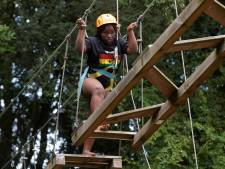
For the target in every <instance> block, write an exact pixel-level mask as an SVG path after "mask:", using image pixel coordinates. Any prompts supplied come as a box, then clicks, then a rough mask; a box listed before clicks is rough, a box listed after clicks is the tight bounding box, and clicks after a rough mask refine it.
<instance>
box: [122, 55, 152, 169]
mask: <svg viewBox="0 0 225 169" xmlns="http://www.w3.org/2000/svg"><path fill="white" fill-rule="evenodd" d="M125 65H126V71H127V73H128V71H129V68H128V61H127V55H125ZM130 96H131V100H132V103H133V107H134V110H136V109H137V106H136V104H135V101H134V96H133V91H132V90H131V91H130ZM135 122H136V125H137V130H140V125H139V120H138V118H136V119H135ZM141 147H142V150H143V153H144V157H145V160H146V163H147V165H148V168H149V169H151V166H150V163H149V160H148V154H147V151H146V149H145V146H144V145H143V144H142V146H141Z"/></svg>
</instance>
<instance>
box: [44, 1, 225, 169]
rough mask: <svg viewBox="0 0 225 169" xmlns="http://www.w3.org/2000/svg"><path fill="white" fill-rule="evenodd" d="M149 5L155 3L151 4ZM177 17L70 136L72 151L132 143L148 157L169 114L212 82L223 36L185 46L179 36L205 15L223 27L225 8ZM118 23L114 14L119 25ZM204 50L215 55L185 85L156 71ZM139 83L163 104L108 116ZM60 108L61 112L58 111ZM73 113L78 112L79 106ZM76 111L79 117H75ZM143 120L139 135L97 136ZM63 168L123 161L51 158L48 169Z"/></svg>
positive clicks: (112, 167) (198, 7)
mask: <svg viewBox="0 0 225 169" xmlns="http://www.w3.org/2000/svg"><path fill="white" fill-rule="evenodd" d="M94 3H95V0H94V1H93V3H92V4H91V6H90V7H89V8H88V9H87V10H86V11H85V13H84V15H83V17H82V18H83V19H85V18H87V15H88V13H89V12H90V11H91V8H92V7H93V5H94ZM152 3H154V0H153V1H152ZM175 4H176V1H175ZM151 5H152V4H150V5H149V8H150V7H151ZM117 6H118V1H117ZM147 10H148V8H147V9H146V11H145V12H144V13H143V14H142V15H140V17H139V18H138V19H137V21H138V22H139V24H140V29H141V27H142V26H141V24H142V22H141V21H142V19H143V18H144V15H145V13H146V12H147ZM176 14H177V17H176V19H175V20H174V21H173V22H172V23H171V25H170V26H169V27H168V28H167V29H166V30H165V31H164V32H163V33H162V34H161V36H159V37H158V39H157V40H156V41H155V42H154V43H153V44H151V45H148V46H147V47H146V48H145V49H144V50H143V51H142V49H141V51H140V55H139V56H138V58H137V59H136V60H135V62H134V63H133V66H132V68H131V69H130V70H129V71H128V72H127V74H126V75H125V77H124V78H123V79H122V80H121V81H120V82H119V83H118V84H117V86H115V88H114V89H113V90H112V92H111V93H110V94H109V95H108V96H107V98H106V99H105V100H104V102H103V103H102V105H101V106H100V107H99V108H98V109H97V110H96V111H95V112H94V113H92V114H91V115H90V116H89V118H88V119H87V120H86V121H85V122H84V123H83V124H82V125H81V126H79V128H77V129H75V130H74V132H73V133H72V144H73V145H74V146H80V145H82V144H83V143H84V141H85V140H86V139H87V138H89V137H92V138H104V139H116V140H127V141H130V142H131V147H132V148H133V149H134V150H137V149H140V148H142V149H143V151H146V150H145V148H144V146H143V144H144V143H145V142H146V141H147V140H148V139H149V138H150V137H151V136H152V135H153V134H154V133H155V132H156V131H157V130H158V129H159V127H160V126H161V125H162V124H163V123H164V122H165V121H166V120H167V119H168V118H169V117H170V116H171V115H172V114H174V113H175V112H176V110H177V108H179V107H180V106H182V105H184V104H185V103H186V102H187V101H188V106H189V109H190V103H189V100H188V98H189V97H190V96H191V95H192V94H193V93H194V92H195V91H196V89H198V87H199V86H200V85H202V84H203V82H205V81H206V80H207V79H209V78H210V76H212V74H213V73H214V72H215V71H216V70H217V69H218V68H219V67H220V66H221V65H222V63H223V62H224V58H225V35H220V36H208V37H204V38H197V39H189V40H182V39H181V36H182V35H183V34H184V33H185V32H186V31H187V30H188V29H189V28H190V27H191V26H192V25H193V24H194V22H195V21H196V20H197V19H198V18H199V17H200V16H203V15H204V14H206V15H208V16H210V17H211V18H212V19H214V20H215V21H217V22H218V23H219V24H221V25H222V26H224V27H225V19H224V18H225V6H224V5H223V4H221V3H220V2H219V1H217V0H192V1H190V3H189V4H188V5H187V6H186V7H185V9H184V10H183V11H182V12H181V13H180V14H179V15H178V12H177V9H176ZM118 18H119V17H118V9H117V19H118ZM75 29H76V26H75V28H74V29H73V30H72V31H71V32H70V34H68V35H67V37H68V36H70V35H71V33H72V32H73V31H74V30H75ZM141 31H142V30H141ZM141 31H140V32H141ZM141 36H142V35H141V33H140V39H141V40H142V37H141ZM67 37H66V38H65V40H64V41H63V42H62V44H63V43H65V42H66V41H67ZM62 44H61V46H62ZM203 48H204V49H205V48H214V50H213V51H212V52H211V54H209V56H207V57H206V58H205V60H204V61H203V62H202V63H201V64H200V65H199V66H198V67H197V68H196V69H195V71H194V72H193V73H192V74H191V75H190V76H189V77H188V78H186V75H185V81H184V82H183V84H182V85H181V86H179V87H178V86H176V85H175V84H174V83H173V82H172V80H170V79H169V78H168V77H167V76H166V75H165V74H163V72H162V71H160V70H159V68H157V67H156V66H155V65H156V64H157V62H159V60H160V59H161V58H162V57H167V54H168V53H173V52H181V55H183V51H186V50H193V49H203ZM57 50H58V49H57ZM66 53H67V52H65V58H67V57H66V55H67V54H66ZM82 55H83V54H82ZM82 59H83V56H82ZM65 62H66V59H65ZM82 62H83V61H81V65H82V64H83V63H82ZM183 66H184V65H183ZM82 69H83V68H82V66H81V72H82ZM184 74H185V67H184ZM62 78H63V77H62ZM142 79H145V80H147V81H149V83H151V84H152V85H154V86H155V87H156V88H157V89H158V90H159V91H160V92H161V94H162V95H163V96H164V97H165V98H166V99H167V100H166V101H165V102H164V103H161V104H157V105H152V106H148V107H142V108H136V107H135V106H134V109H133V110H130V111H126V112H119V113H116V114H111V112H112V111H113V110H114V109H115V108H116V106H117V105H118V104H119V103H120V102H121V101H122V99H123V98H124V97H125V96H127V95H128V93H129V92H131V90H132V88H134V87H135V86H136V85H137V84H138V83H139V82H141V81H142ZM62 82H63V79H62ZM62 82H61V83H62ZM162 84H163V85H162ZM77 102H78V104H79V96H78V98H77ZM59 103H60V104H59V105H60V106H63V104H62V105H61V100H59ZM60 106H59V109H60V108H61V107H60ZM77 107H78V108H79V106H77ZM78 108H77V113H78V111H79V110H78ZM142 117H148V118H149V120H148V121H147V122H146V123H145V124H144V125H143V126H142V127H139V130H138V131H136V132H128V131H113V130H107V131H100V130H96V128H97V127H98V126H99V125H101V124H102V123H103V122H107V123H109V124H113V123H119V122H121V121H125V120H129V119H136V118H142ZM77 118H78V115H77V114H76V120H77ZM190 119H191V115H190ZM77 121H78V120H77ZM57 123H58V121H57ZM77 126H78V125H77ZM56 128H57V124H56ZM192 134H193V131H192ZM192 139H193V147H194V153H195V163H196V168H198V161H197V155H196V150H195V144H194V143H195V141H194V137H193V135H192ZM56 140H57V136H56ZM144 154H146V153H144ZM65 167H82V168H107V169H121V168H122V157H121V156H107V155H102V156H94V157H89V156H84V155H78V154H55V155H54V157H53V158H52V159H51V160H50V161H49V163H48V166H47V169H61V168H65ZM148 167H149V168H150V165H148Z"/></svg>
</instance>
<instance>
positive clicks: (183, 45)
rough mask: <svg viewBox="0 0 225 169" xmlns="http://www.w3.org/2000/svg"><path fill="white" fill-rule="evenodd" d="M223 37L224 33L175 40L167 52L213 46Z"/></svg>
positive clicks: (224, 37) (221, 40)
mask: <svg viewBox="0 0 225 169" xmlns="http://www.w3.org/2000/svg"><path fill="white" fill-rule="evenodd" d="M224 39H225V35H219V36H209V37H204V38H196V39H188V40H181V41H176V42H175V43H174V44H173V46H172V47H171V48H170V49H169V50H168V51H167V52H169V53H170V52H179V51H182V50H183V51H184V50H193V49H204V48H215V47H217V46H218V45H219V44H220V43H222V42H223V40H224Z"/></svg>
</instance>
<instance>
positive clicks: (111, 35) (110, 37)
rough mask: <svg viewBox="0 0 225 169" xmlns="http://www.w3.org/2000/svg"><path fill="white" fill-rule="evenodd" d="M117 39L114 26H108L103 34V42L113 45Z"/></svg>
mask: <svg viewBox="0 0 225 169" xmlns="http://www.w3.org/2000/svg"><path fill="white" fill-rule="evenodd" d="M115 37H116V31H115V29H114V27H113V26H112V25H106V26H105V29H104V30H103V31H102V33H101V38H102V40H103V41H104V42H105V43H106V44H107V45H112V44H113V42H114V40H115Z"/></svg>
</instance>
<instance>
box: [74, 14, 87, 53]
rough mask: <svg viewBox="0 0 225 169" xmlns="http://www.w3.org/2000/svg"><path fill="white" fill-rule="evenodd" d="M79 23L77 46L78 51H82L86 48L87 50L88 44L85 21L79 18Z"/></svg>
mask: <svg viewBox="0 0 225 169" xmlns="http://www.w3.org/2000/svg"><path fill="white" fill-rule="evenodd" d="M76 23H77V25H78V28H79V30H78V33H77V38H76V45H75V48H76V50H77V51H78V52H80V53H81V52H82V50H84V52H86V49H87V48H86V44H85V27H86V25H85V22H84V20H83V19H81V18H80V19H78V20H77V22H76ZM83 44H84V48H83Z"/></svg>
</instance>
